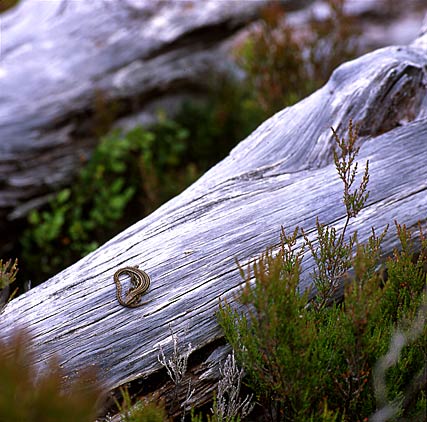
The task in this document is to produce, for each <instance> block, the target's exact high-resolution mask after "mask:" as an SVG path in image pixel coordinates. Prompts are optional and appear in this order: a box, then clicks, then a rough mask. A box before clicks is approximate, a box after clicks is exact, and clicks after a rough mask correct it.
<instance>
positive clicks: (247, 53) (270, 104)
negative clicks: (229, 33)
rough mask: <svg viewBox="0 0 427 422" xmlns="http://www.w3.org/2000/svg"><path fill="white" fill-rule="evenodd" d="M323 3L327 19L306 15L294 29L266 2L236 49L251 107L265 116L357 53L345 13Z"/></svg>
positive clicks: (336, 4)
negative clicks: (306, 19)
mask: <svg viewBox="0 0 427 422" xmlns="http://www.w3.org/2000/svg"><path fill="white" fill-rule="evenodd" d="M327 3H328V5H329V7H330V10H331V13H330V16H329V17H327V18H326V19H318V18H316V17H315V16H312V17H311V19H310V22H309V24H308V27H307V28H305V30H300V29H299V28H298V27H296V26H293V25H292V24H290V23H288V22H287V20H286V19H285V14H284V11H283V7H282V5H281V4H280V2H271V3H270V4H269V5H268V6H267V7H266V8H265V9H264V11H263V13H262V19H261V22H259V24H258V25H257V26H256V27H255V28H254V29H253V31H252V32H251V34H250V37H248V38H247V39H246V40H245V41H244V42H243V43H242V44H241V45H240V46H239V47H238V48H236V51H235V55H236V59H237V61H238V63H239V65H240V66H241V67H242V68H243V69H244V71H245V72H246V75H247V80H246V82H247V84H248V91H249V92H251V93H252V102H253V104H256V107H257V108H259V107H261V109H262V110H263V111H264V112H265V116H266V117H267V116H270V115H271V114H273V113H275V112H276V111H278V110H280V109H282V108H284V107H285V106H288V105H292V104H294V103H296V102H297V101H298V100H300V99H301V98H303V97H305V96H307V95H308V94H309V93H311V92H312V91H314V90H315V89H317V88H319V87H320V86H321V85H323V84H324V83H325V82H326V80H327V79H328V78H329V76H330V75H331V73H332V71H333V70H334V69H335V68H336V67H337V66H338V65H339V64H341V63H343V62H345V61H347V60H349V59H351V58H354V57H356V55H357V54H358V53H359V48H358V41H357V38H358V36H359V31H358V30H357V27H356V25H355V24H354V23H353V21H352V19H351V17H349V16H347V15H346V14H345V11H344V1H343V0H328V1H327Z"/></svg>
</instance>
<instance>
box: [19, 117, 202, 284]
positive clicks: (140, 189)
mask: <svg viewBox="0 0 427 422" xmlns="http://www.w3.org/2000/svg"><path fill="white" fill-rule="evenodd" d="M187 137H188V131H187V130H186V129H184V128H183V127H181V126H180V125H179V124H178V123H175V122H172V121H169V120H165V119H163V120H162V121H161V122H160V123H159V125H158V126H157V127H156V128H155V129H153V130H151V131H148V130H144V129H142V128H136V129H134V130H132V131H131V132H129V133H127V134H126V135H125V136H121V135H120V134H118V133H113V134H111V135H109V136H106V137H104V138H103V139H102V141H101V142H100V144H99V145H98V147H97V148H96V149H95V151H94V152H93V154H92V156H91V158H90V160H89V161H88V162H87V163H86V165H85V166H84V167H83V168H82V169H81V171H80V173H79V175H78V177H77V179H76V181H75V182H74V184H73V186H72V187H71V188H66V189H63V190H62V191H60V192H59V193H58V194H56V196H55V197H53V198H52V199H51V201H50V202H49V205H48V207H45V208H44V209H41V210H33V211H32V212H31V213H30V215H29V217H28V222H29V228H28V229H27V230H26V231H25V232H24V234H23V236H22V239H21V242H22V249H23V252H22V253H23V258H24V262H25V264H26V266H27V268H28V267H30V268H33V272H32V273H30V275H31V277H32V278H33V279H35V280H36V281H41V280H42V279H43V278H44V277H46V276H49V275H52V274H54V273H56V272H58V271H59V270H61V269H63V268H64V267H66V266H68V265H70V264H72V263H73V262H75V261H76V260H77V259H79V258H80V257H82V256H84V255H85V254H87V253H89V252H90V251H92V250H94V249H96V248H97V247H98V246H99V244H100V243H101V242H103V241H105V240H107V239H108V238H109V237H111V236H112V235H113V234H114V233H116V232H117V231H118V230H120V229H121V228H122V227H123V226H124V225H128V224H129V221H126V220H128V219H129V218H132V217H129V215H128V214H127V212H128V211H129V210H130V208H131V207H133V208H138V209H139V210H140V211H139V212H140V213H141V214H146V213H149V212H151V211H152V210H153V209H155V208H156V207H157V206H158V205H159V204H160V203H162V202H164V201H165V200H167V199H169V198H170V197H171V196H173V195H174V194H176V193H177V191H179V190H181V189H182V188H183V186H186V185H187V184H189V183H190V182H191V181H193V180H194V178H195V177H196V174H195V173H196V172H195V171H193V168H192V164H191V163H190V164H188V165H187V171H186V172H184V171H183V166H184V165H183V164H182V157H183V156H184V154H185V152H186V151H185V150H186V146H185V145H186V144H185V141H186V139H187ZM179 166H180V171H181V172H184V173H185V177H184V176H181V177H180V176H177V174H176V173H177V170H176V168H177V167H179ZM164 186H166V187H167V189H165V188H164ZM137 194H138V195H137ZM133 198H135V199H134V201H133V202H131V201H132V199H133ZM139 198H143V200H142V201H141V203H139V202H138V199H139ZM133 218H134V219H137V218H138V217H137V216H135V217H133ZM130 222H132V220H131V221H130Z"/></svg>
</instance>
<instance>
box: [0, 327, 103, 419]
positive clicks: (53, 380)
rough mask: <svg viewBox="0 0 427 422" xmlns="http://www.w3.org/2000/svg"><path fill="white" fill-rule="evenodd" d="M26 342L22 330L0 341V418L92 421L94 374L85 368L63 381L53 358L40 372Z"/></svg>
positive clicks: (97, 401) (95, 389) (97, 396)
mask: <svg viewBox="0 0 427 422" xmlns="http://www.w3.org/2000/svg"><path fill="white" fill-rule="evenodd" d="M29 343H30V340H29V337H28V336H27V335H25V334H23V333H20V334H17V335H15V336H14V337H13V338H12V339H11V341H10V342H8V343H0V420H2V421H7V422H23V421H25V422H33V421H34V422H57V421H61V422H68V421H69V422H76V421H78V422H84V421H87V422H93V421H94V420H95V417H96V415H97V411H98V410H99V409H97V405H99V404H100V403H101V401H100V397H101V392H100V391H101V390H100V389H99V387H98V386H97V383H96V380H95V375H94V373H93V372H89V371H87V372H85V373H83V374H81V375H80V376H79V377H77V378H76V379H75V380H74V382H69V381H68V382H67V383H65V379H66V378H65V376H64V373H63V372H62V371H61V370H60V368H59V366H58V364H57V363H56V362H55V361H54V360H52V361H51V362H50V363H49V365H46V367H45V368H43V370H42V371H40V368H37V369H36V368H35V367H34V365H33V357H32V356H31V354H30V353H28V349H29V347H28V345H29ZM65 384H67V385H65Z"/></svg>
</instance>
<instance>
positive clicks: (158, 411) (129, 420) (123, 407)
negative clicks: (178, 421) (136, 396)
mask: <svg viewBox="0 0 427 422" xmlns="http://www.w3.org/2000/svg"><path fill="white" fill-rule="evenodd" d="M120 393H121V396H122V403H121V404H120V403H119V402H118V401H117V400H116V405H117V408H118V410H119V412H120V414H121V420H122V421H123V422H165V421H168V420H169V419H168V418H167V416H166V411H165V409H164V408H163V407H162V406H160V405H158V404H155V403H142V402H141V401H139V402H137V403H136V404H133V402H132V399H131V396H130V394H129V391H128V390H127V389H125V388H121V389H120Z"/></svg>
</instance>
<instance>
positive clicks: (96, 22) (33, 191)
mask: <svg viewBox="0 0 427 422" xmlns="http://www.w3.org/2000/svg"><path fill="white" fill-rule="evenodd" d="M287 2H289V0H285V1H283V3H284V4H286V3H287ZM263 5H265V0H256V1H250V2H240V1H233V2H222V1H216V0H206V1H194V2H187V1H182V2H181V1H174V0H166V1H153V0H138V1H134V0H126V1H119V2H105V1H101V0H97V1H91V2H69V1H68V0H61V1H53V2H33V1H28V0H22V1H20V2H19V5H18V6H17V7H16V8H14V9H12V10H10V11H8V12H6V13H4V14H2V15H1V37H2V38H1V46H0V49H1V50H0V56H1V57H0V59H1V63H0V175H1V176H0V228H1V229H5V228H7V220H9V221H11V220H14V219H17V218H19V217H22V216H23V215H25V214H26V213H27V212H28V210H29V209H31V208H33V207H35V206H37V205H40V203H43V202H46V200H47V198H48V196H47V194H48V193H50V192H52V191H54V190H55V189H57V188H58V186H61V185H64V184H67V183H70V180H71V178H72V176H73V175H74V174H75V172H76V170H77V169H78V168H79V166H80V165H81V161H82V157H85V156H87V155H88V154H89V153H90V151H91V150H92V148H93V146H94V145H95V143H96V142H97V139H98V136H97V134H96V133H94V129H95V132H96V131H97V130H99V129H100V128H99V127H98V128H97V127H96V126H97V123H96V120H97V119H98V118H101V119H104V120H105V119H107V120H108V123H107V125H108V124H109V125H112V124H113V123H114V121H115V120H116V119H118V118H120V117H123V116H129V115H130V114H132V113H137V112H140V111H141V110H144V109H145V107H148V106H149V104H151V102H152V101H153V99H156V101H159V99H160V98H163V97H168V96H172V97H173V96H174V95H175V96H176V95H178V94H180V93H182V92H188V91H189V89H190V88H191V90H193V91H194V90H195V89H197V88H199V89H203V87H204V88H205V89H206V86H207V83H208V79H209V78H207V75H208V74H209V73H210V72H212V73H213V74H221V73H224V72H225V71H226V70H229V69H228V68H229V66H230V63H228V62H227V59H226V54H225V53H224V52H221V45H222V42H223V41H224V40H226V39H228V38H229V37H230V36H231V35H232V34H235V33H236V31H237V30H239V29H240V28H241V27H242V26H244V25H245V24H247V23H248V22H250V21H252V20H254V19H255V18H256V17H257V14H258V11H259V9H260V7H262V6H263ZM113 106H115V108H116V109H117V112H116V113H113V112H112V111H111V110H112V109H113ZM94 126H95V128H94ZM104 129H108V127H106V128H104Z"/></svg>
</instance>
